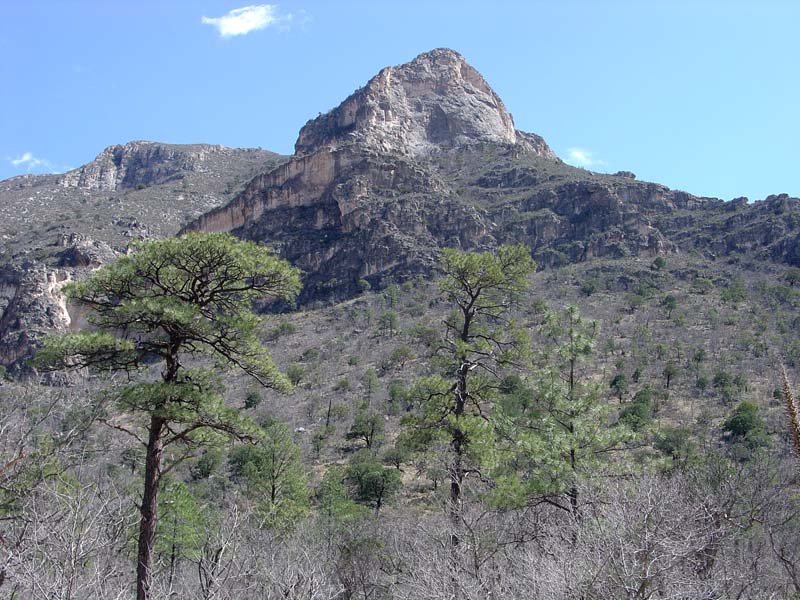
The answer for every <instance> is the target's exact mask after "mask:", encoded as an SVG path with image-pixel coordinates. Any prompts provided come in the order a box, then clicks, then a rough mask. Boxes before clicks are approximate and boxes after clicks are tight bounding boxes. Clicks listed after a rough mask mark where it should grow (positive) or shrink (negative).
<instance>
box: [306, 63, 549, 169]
mask: <svg viewBox="0 0 800 600" xmlns="http://www.w3.org/2000/svg"><path fill="white" fill-rule="evenodd" d="M475 142H494V143H505V144H516V143H520V144H523V145H526V146H530V148H529V149H530V150H531V151H535V152H537V153H539V154H540V155H541V156H548V157H555V155H554V154H553V152H552V151H551V150H550V149H549V148H547V145H546V144H544V143H543V140H542V139H541V138H538V137H537V138H536V139H535V140H531V139H529V138H528V137H527V136H526V135H525V134H522V135H518V133H517V131H516V130H515V129H514V119H513V118H512V116H511V114H510V113H509V112H508V111H507V110H506V107H505V105H504V104H503V101H502V100H501V99H500V98H499V96H498V95H497V94H495V92H494V90H492V88H491V87H489V84H487V83H486V81H485V80H484V79H483V77H482V76H481V74H480V73H478V71H476V70H475V69H474V68H473V67H472V66H470V65H469V64H467V62H466V61H465V60H464V57H463V56H461V55H460V54H459V53H458V52H455V51H453V50H450V49H447V48H439V49H436V50H431V51H430V52H426V53H424V54H421V55H419V56H418V57H416V58H415V59H414V60H412V61H411V62H409V63H406V64H404V65H400V66H397V67H386V68H385V69H383V70H382V71H381V72H380V73H378V74H377V75H376V76H375V77H373V78H372V79H371V80H370V81H369V83H367V85H365V86H364V87H363V88H361V89H359V90H357V91H356V92H355V93H354V94H353V95H352V96H350V97H349V98H347V99H346V100H345V101H344V102H342V103H341V104H340V105H339V106H338V107H337V108H335V109H333V110H332V111H330V112H329V113H327V114H324V115H321V116H319V117H317V118H316V119H313V120H311V121H309V122H308V123H306V124H305V126H304V127H303V128H302V129H301V130H300V134H299V136H298V138H297V143H296V144H295V154H297V155H303V154H309V153H312V152H315V151H317V150H319V149H321V148H324V147H327V148H338V147H340V146H342V145H348V144H358V145H360V146H361V147H363V148H365V149H370V150H373V151H375V152H378V153H383V154H402V155H406V156H412V157H418V156H424V155H425V154H428V153H430V152H431V151H433V150H437V149H440V148H441V147H452V146H459V145H464V144H469V143H475ZM531 142H533V143H531Z"/></svg>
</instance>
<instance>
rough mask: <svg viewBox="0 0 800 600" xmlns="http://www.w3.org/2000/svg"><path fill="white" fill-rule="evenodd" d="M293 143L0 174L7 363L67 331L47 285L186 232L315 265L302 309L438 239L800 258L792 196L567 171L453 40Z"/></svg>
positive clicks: (387, 74)
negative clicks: (215, 235) (288, 152)
mask: <svg viewBox="0 0 800 600" xmlns="http://www.w3.org/2000/svg"><path fill="white" fill-rule="evenodd" d="M437 115H438V116H437ZM442 115H444V117H443V118H442ZM296 149H297V151H296V153H295V155H293V156H289V157H286V156H281V155H278V154H274V153H271V152H268V151H264V150H261V149H235V148H227V147H224V146H219V145H211V144H163V143H159V142H148V141H143V140H138V141H132V142H128V143H127V144H118V145H112V146H109V147H107V148H106V149H104V150H103V151H101V152H100V153H99V154H98V156H97V157H96V158H95V159H94V160H93V161H90V162H89V163H87V164H86V165H83V166H81V167H79V168H77V169H74V170H72V171H70V172H68V173H65V174H61V175H41V176H21V177H17V178H12V179H9V180H6V181H3V182H0V200H1V201H0V217H2V218H0V343H2V345H3V348H4V350H3V351H2V352H0V364H3V365H5V366H7V367H13V368H15V369H21V368H23V366H24V361H25V360H26V357H27V356H29V355H30V354H31V352H33V351H34V350H35V348H36V347H37V344H38V339H39V338H40V337H41V335H42V334H43V333H45V332H47V331H53V330H61V329H64V328H65V327H68V326H70V324H69V323H68V321H69V319H63V318H61V317H62V316H63V314H62V313H63V310H62V308H61V307H62V305H63V298H61V297H60V295H59V289H60V287H59V285H55V284H54V282H55V283H58V282H63V281H65V280H67V279H70V278H79V277H82V276H83V273H85V272H86V271H87V269H92V268H96V267H97V266H98V265H100V264H103V263H104V262H106V261H107V260H110V259H111V258H113V256H114V255H115V254H117V253H122V252H126V251H127V249H128V247H129V245H130V242H131V241H132V240H136V239H147V238H150V237H163V236H168V235H175V234H178V233H181V232H187V231H192V230H196V231H231V232H233V233H234V234H236V235H238V236H241V237H243V238H247V239H252V240H255V241H257V242H259V243H262V244H267V245H269V246H271V247H273V248H274V249H275V250H276V251H277V252H278V253H279V254H280V255H281V256H282V257H283V258H286V259H288V260H290V261H291V262H293V263H294V264H296V265H297V266H299V267H300V268H301V269H303V270H304V271H305V273H306V275H305V288H304V291H303V294H302V296H301V298H300V303H301V304H302V305H308V304H310V303H315V302H320V301H323V302H326V301H330V300H341V299H344V298H348V297H351V296H353V295H354V294H356V293H357V292H358V291H359V289H360V288H361V287H362V280H366V281H368V282H369V283H370V285H372V286H373V287H376V288H380V287H383V286H385V285H387V284H388V283H391V282H394V281H405V280H409V279H411V278H413V277H416V276H418V275H423V276H428V275H431V274H433V273H434V272H435V270H436V265H437V260H438V255H439V252H440V250H441V248H443V247H457V248H461V249H469V250H489V249H492V248H494V247H496V246H497V245H499V244H503V243H524V244H526V245H527V246H528V247H530V248H531V252H532V254H533V256H534V258H535V259H536V260H537V262H538V264H539V265H540V266H541V267H543V268H558V267H560V266H563V265H566V264H569V263H574V262H584V261H589V260H593V259H595V258H610V259H615V258H623V257H626V256H634V257H636V256H641V257H654V256H657V255H666V254H672V253H675V252H699V253H701V254H704V255H707V256H709V257H711V258H713V257H716V256H721V255H729V254H741V255H745V254H746V255H749V256H753V257H755V258H757V259H759V260H760V259H765V260H772V261H778V262H785V263H788V264H800V251H799V250H798V247H800V242H799V240H800V215H799V214H798V213H799V211H800V208H798V205H799V204H800V201H798V200H797V199H793V198H790V197H788V196H786V195H778V196H770V197H769V198H768V199H767V200H765V201H763V202H756V203H753V204H747V202H746V201H741V200H740V201H736V202H730V203H725V202H723V201H721V200H719V199H716V198H702V197H698V196H694V195H692V194H689V193H686V192H682V191H678V190H671V189H669V188H667V187H666V186H663V185H660V184H656V183H649V182H644V181H639V180H637V179H636V178H635V176H634V175H633V174H632V173H629V172H625V171H621V172H619V173H616V174H613V175H609V174H602V173H595V172H592V171H588V170H585V169H579V168H576V167H572V166H570V165H567V164H566V163H564V162H563V161H561V160H560V159H559V158H558V157H557V156H556V155H555V153H553V152H552V150H551V149H550V148H549V146H548V145H547V143H546V142H545V140H544V139H542V138H541V137H540V136H538V135H536V134H531V133H525V132H521V131H518V130H516V129H515V128H514V125H513V117H512V116H511V113H510V112H508V111H507V109H506V108H505V105H504V104H503V102H502V100H501V99H500V98H499V97H498V96H497V95H496V94H495V93H494V92H493V91H492V89H491V87H490V86H489V84H488V83H486V81H485V80H484V79H483V77H482V76H481V75H480V74H479V73H478V72H477V71H476V70H475V69H474V68H472V67H471V66H469V64H468V63H467V62H466V60H465V59H464V58H463V57H462V56H461V55H460V54H458V53H456V52H454V51H452V50H448V49H436V50H433V51H431V52H428V53H424V54H422V55H420V56H419V57H417V58H415V59H414V60H412V61H410V62H408V63H405V64H403V65H398V66H395V67H387V68H386V69H383V70H381V71H380V72H379V73H378V74H377V75H376V76H375V77H373V78H371V79H370V80H369V81H368V82H367V84H366V85H365V86H363V87H362V88H359V90H356V91H355V92H354V93H353V94H351V95H350V96H348V98H346V99H345V100H344V101H343V102H342V103H341V104H340V105H339V106H337V107H336V108H334V109H333V110H332V111H329V112H328V113H326V114H325V115H322V116H320V117H317V118H316V119H311V120H310V121H309V122H308V123H306V124H305V125H304V126H303V128H302V129H301V130H300V132H299V133H298V140H297V144H296ZM59 315H60V316H59Z"/></svg>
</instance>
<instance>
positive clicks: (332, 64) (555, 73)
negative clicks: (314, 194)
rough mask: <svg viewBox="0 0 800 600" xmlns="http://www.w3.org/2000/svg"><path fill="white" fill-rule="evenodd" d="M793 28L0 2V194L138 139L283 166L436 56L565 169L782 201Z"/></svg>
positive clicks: (511, 15)
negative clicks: (399, 75) (364, 96)
mask: <svg viewBox="0 0 800 600" xmlns="http://www.w3.org/2000/svg"><path fill="white" fill-rule="evenodd" d="M250 1H251V2H253V1H256V2H257V0H250ZM248 5H249V6H251V7H258V8H256V9H253V10H249V11H240V12H233V13H232V14H231V11H236V9H241V8H243V7H245V6H248ZM225 16H233V17H236V18H235V19H233V20H230V19H227V20H220V19H221V18H222V17H225ZM204 17H205V19H204ZM798 25H800V2H794V1H789V0H786V1H783V2H781V1H777V0H774V1H769V0H762V1H757V0H753V1H751V2H737V1H735V0H731V1H725V0H719V1H714V2H712V1H702V0H698V1H693V2H692V1H689V0H686V1H678V0H675V1H658V0H641V1H632V0H631V1H624V2H623V1H601V0H596V1H589V0H586V1H578V0H572V1H569V0H561V1H548V2H536V1H529V2H522V1H519V2H511V1H508V2H503V1H495V2H491V3H490V2H485V1H484V2H470V1H464V0H462V1H459V2H455V1H454V2H450V1H438V2H436V1H433V0H428V2H422V1H416V0H404V1H397V2H394V1H393V2H389V1H383V2H382V1H380V0H373V1H371V2H369V1H359V2H355V1H352V2H351V1H348V0H340V1H338V2H337V1H315V0H282V1H279V2H277V4H269V5H258V4H249V3H248V1H247V0H244V1H242V0H239V1H233V2H227V1H221V0H191V1H188V0H186V1H178V0H175V1H166V0H164V1H148V0H139V1H137V2H123V1H122V0H119V1H117V0H92V1H89V0H84V1H78V0H75V1H68V0H49V1H43V0H27V1H24V2H23V1H16V0H1V1H0V56H2V58H1V59H0V81H2V82H3V88H4V89H3V91H2V93H0V179H3V178H6V177H11V176H14V175H19V174H23V173H26V172H33V173H38V172H52V171H60V170H64V169H67V168H70V167H77V166H79V165H81V164H83V163H86V162H88V161H90V160H91V159H92V158H93V157H94V156H95V155H97V154H98V153H99V152H100V151H101V150H102V149H103V148H104V147H106V146H109V145H112V144H116V143H124V142H126V141H130V140H136V139H147V140H157V141H163V142H173V143H190V142H208V143H220V144H225V145H229V146H241V147H256V146H260V147H262V148H265V149H268V150H273V151H276V152H283V153H290V152H291V151H292V148H293V145H294V141H295V138H296V135H297V131H298V129H299V128H300V127H301V126H302V125H303V124H304V123H305V122H306V121H307V120H308V119H309V118H312V117H315V116H316V115H317V114H318V113H319V112H324V111H327V110H329V109H330V108H332V107H334V106H335V105H337V104H338V103H339V102H340V101H341V100H343V99H344V98H345V97H346V96H347V95H348V94H350V93H351V92H352V91H353V90H355V89H356V88H358V87H359V86H361V85H363V84H364V83H365V82H366V81H367V80H368V79H369V78H370V77H372V76H373V75H374V74H375V73H376V72H377V71H378V70H379V69H380V68H382V67H384V66H387V65H394V64H399V63H403V62H406V61H408V60H410V59H412V58H413V57H414V56H415V55H417V54H419V53H420V52H424V51H426V50H429V49H431V48H435V47H442V46H446V47H450V48H453V49H455V50H458V51H459V52H461V53H462V54H463V55H464V56H465V57H466V58H467V60H468V61H469V62H470V63H471V64H472V65H473V66H475V67H476V68H477V69H478V70H479V71H480V72H481V73H482V74H483V75H484V77H485V78H486V79H487V81H488V82H489V83H490V84H491V85H492V87H494V89H495V91H497V93H498V94H499V95H500V97H501V98H503V100H504V102H505V104H506V106H507V107H508V109H509V110H510V111H511V112H512V113H513V114H514V117H515V121H516V124H517V127H518V128H519V129H523V130H525V131H531V132H535V133H538V134H540V135H542V136H544V137H545V139H546V140H547V141H548V142H549V144H550V145H551V146H552V147H553V149H554V150H555V151H556V152H557V153H558V154H559V155H560V156H561V157H562V158H564V159H565V160H567V161H568V162H572V163H573V164H578V165H580V166H586V167H588V168H591V169H594V170H598V171H609V172H614V171H617V170H622V169H625V170H630V171H633V172H635V173H636V174H637V175H638V176H639V178H640V179H646V180H651V181H657V182H660V183H664V184H666V185H669V186H670V187H674V188H678V189H683V190H686V191H689V192H692V193H695V194H699V195H710V196H717V197H721V198H724V199H731V198H734V197H737V196H748V197H749V198H750V199H753V200H754V199H760V198H763V197H765V196H767V195H768V194H772V193H781V192H787V193H790V194H792V195H795V196H800V178H799V177H798V175H797V171H798V164H800V146H799V145H798V144H800V142H799V140H800V118H798V112H800V76H799V75H800V44H798V42H797V27H798ZM248 29H250V30H249V31H248V32H247V33H245V31H247V30H248Z"/></svg>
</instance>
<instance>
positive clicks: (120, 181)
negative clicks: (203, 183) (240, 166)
mask: <svg viewBox="0 0 800 600" xmlns="http://www.w3.org/2000/svg"><path fill="white" fill-rule="evenodd" d="M239 152H241V150H238V149H235V148H227V147H226V146H219V145H217V146H213V145H210V144H190V145H186V144H183V145H179V144H160V143H157V142H146V141H137V142H128V143H127V144H124V145H116V146H109V147H108V148H106V149H105V150H103V151H102V152H101V153H100V154H98V155H97V158H95V159H94V160H93V161H92V162H90V163H88V164H86V165H84V166H82V167H80V168H78V169H74V170H72V171H69V172H68V173H65V174H64V175H62V176H61V178H60V184H61V185H62V186H63V187H66V188H81V189H85V190H103V191H115V190H119V189H131V188H137V187H138V188H142V187H148V186H153V185H158V184H162V183H166V182H168V181H173V180H175V179H176V178H181V177H183V176H184V175H185V174H186V173H187V172H193V171H195V172H200V173H202V172H209V171H210V170H212V169H213V167H211V166H209V165H207V164H206V163H207V162H209V160H210V159H212V158H214V159H218V158H219V157H220V156H222V157H233V156H234V155H235V154H236V153H239Z"/></svg>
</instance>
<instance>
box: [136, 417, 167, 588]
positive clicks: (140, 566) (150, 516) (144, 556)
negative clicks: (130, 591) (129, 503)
mask: <svg viewBox="0 0 800 600" xmlns="http://www.w3.org/2000/svg"><path fill="white" fill-rule="evenodd" d="M164 425H165V421H164V419H163V418H161V417H156V416H153V417H151V418H150V431H149V433H148V440H147V454H146V456H145V469H144V493H143V494H142V505H141V507H140V508H139V512H140V514H141V519H140V521H139V552H138V556H137V565H136V600H150V598H151V587H152V577H153V572H152V566H153V543H154V541H155V537H156V521H157V519H158V483H159V478H160V477H161V456H162V453H163V451H164V447H163V443H162V439H161V436H162V434H163V431H164Z"/></svg>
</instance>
